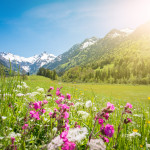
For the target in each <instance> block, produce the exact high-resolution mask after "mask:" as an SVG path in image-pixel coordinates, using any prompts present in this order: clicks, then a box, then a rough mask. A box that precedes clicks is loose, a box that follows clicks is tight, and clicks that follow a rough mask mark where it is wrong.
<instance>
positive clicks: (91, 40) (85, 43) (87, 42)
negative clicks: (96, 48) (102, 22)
mask: <svg viewBox="0 0 150 150" xmlns="http://www.w3.org/2000/svg"><path fill="white" fill-rule="evenodd" d="M97 41H98V39H97V38H95V37H93V38H90V39H87V40H85V41H84V42H83V43H82V45H81V49H85V48H87V47H88V46H91V45H93V44H95V43H96V42H97Z"/></svg>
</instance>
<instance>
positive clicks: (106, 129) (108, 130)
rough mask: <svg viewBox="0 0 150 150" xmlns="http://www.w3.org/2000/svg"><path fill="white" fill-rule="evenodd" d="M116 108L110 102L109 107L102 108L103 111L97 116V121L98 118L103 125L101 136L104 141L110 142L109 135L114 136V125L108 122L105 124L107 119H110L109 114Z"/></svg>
mask: <svg viewBox="0 0 150 150" xmlns="http://www.w3.org/2000/svg"><path fill="white" fill-rule="evenodd" d="M114 110H115V107H114V105H113V104H111V103H110V102H108V103H107V107H106V108H104V109H103V110H102V112H99V113H97V115H96V117H95V121H97V120H98V123H99V124H100V125H101V127H100V133H101V134H102V135H101V134H100V135H99V136H100V138H102V139H103V141H104V142H109V139H108V138H107V137H112V136H113V134H114V127H113V125H110V124H107V125H104V123H105V120H108V118H109V114H110V113H112V112H113V111H114ZM105 136H106V137H105Z"/></svg>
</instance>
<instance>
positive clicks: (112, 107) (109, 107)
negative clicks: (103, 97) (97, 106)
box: [107, 102, 115, 110]
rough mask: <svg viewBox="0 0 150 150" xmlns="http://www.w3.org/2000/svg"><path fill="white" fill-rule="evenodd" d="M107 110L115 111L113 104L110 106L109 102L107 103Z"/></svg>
mask: <svg viewBox="0 0 150 150" xmlns="http://www.w3.org/2000/svg"><path fill="white" fill-rule="evenodd" d="M107 108H108V109H111V110H115V107H114V105H113V104H111V103H110V102H108V103H107Z"/></svg>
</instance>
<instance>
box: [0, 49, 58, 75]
mask: <svg viewBox="0 0 150 150" xmlns="http://www.w3.org/2000/svg"><path fill="white" fill-rule="evenodd" d="M55 58H56V56H54V55H53V54H47V53H46V52H43V53H41V54H40V55H35V56H32V57H27V58H25V57H20V56H18V55H13V54H11V53H5V52H0V60H2V61H5V62H6V63H9V61H10V62H11V65H12V66H14V68H15V65H16V64H17V65H19V66H20V68H21V70H24V71H26V72H29V71H32V69H33V68H34V71H35V72H36V71H37V70H38V69H39V68H40V67H42V66H43V65H45V64H47V63H49V62H51V61H52V60H53V59H55Z"/></svg>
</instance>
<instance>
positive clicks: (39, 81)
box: [25, 76, 150, 104]
mask: <svg viewBox="0 0 150 150" xmlns="http://www.w3.org/2000/svg"><path fill="white" fill-rule="evenodd" d="M25 82H26V83H27V84H28V85H29V86H30V87H31V88H32V89H35V88H36V87H37V86H39V87H43V88H45V89H48V88H49V86H54V87H55V88H57V87H60V86H62V87H63V89H62V90H63V91H64V92H66V91H68V92H71V93H72V94H74V93H78V94H81V95H82V94H83V93H84V94H86V97H89V98H90V97H93V96H94V95H96V96H97V98H98V99H100V98H103V97H108V98H110V97H111V98H115V99H119V100H125V101H128V102H132V101H136V102H137V101H138V102H143V103H145V102H146V103H149V104H150V100H148V97H150V86H149V85H120V84H118V85H116V84H91V83H89V84H88V83H84V84H82V83H81V84H77V83H62V82H58V81H51V80H50V79H49V78H45V77H42V76H30V77H29V78H28V79H27V80H26V81H25Z"/></svg>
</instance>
